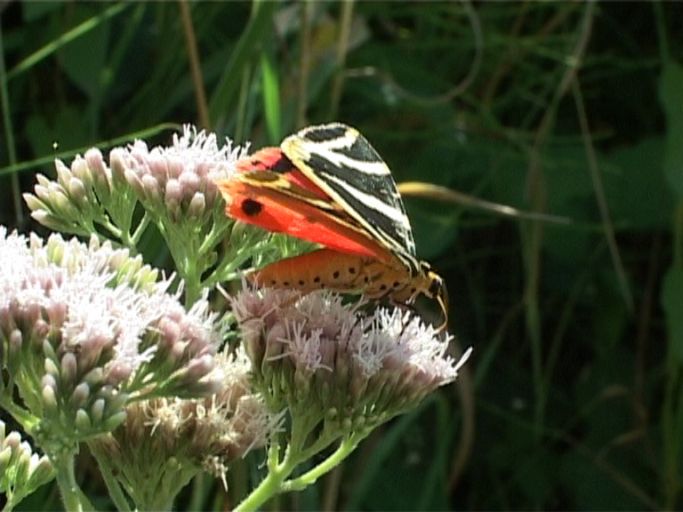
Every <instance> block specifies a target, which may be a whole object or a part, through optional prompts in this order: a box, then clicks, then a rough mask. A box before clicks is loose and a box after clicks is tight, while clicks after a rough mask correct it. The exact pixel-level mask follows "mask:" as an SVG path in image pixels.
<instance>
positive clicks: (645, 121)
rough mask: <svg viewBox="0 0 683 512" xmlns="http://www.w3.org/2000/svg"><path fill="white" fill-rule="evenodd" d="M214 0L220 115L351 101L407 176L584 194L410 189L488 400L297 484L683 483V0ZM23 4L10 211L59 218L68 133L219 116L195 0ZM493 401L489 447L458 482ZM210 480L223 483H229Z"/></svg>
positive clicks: (500, 504)
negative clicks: (347, 12) (449, 198)
mask: <svg viewBox="0 0 683 512" xmlns="http://www.w3.org/2000/svg"><path fill="white" fill-rule="evenodd" d="M190 7H191V13H192V24H193V27H194V33H195V37H196V40H197V50H198V55H199V59H200V61H199V63H198V64H199V66H200V69H201V73H202V87H203V88H204V90H205V93H206V97H207V98H208V99H207V105H208V112H209V119H210V122H211V129H213V130H217V131H218V133H219V134H224V135H226V136H230V137H231V138H235V139H237V140H236V142H238V143H240V142H243V141H247V140H250V141H252V147H253V148H259V147H261V146H263V145H266V144H269V145H272V144H277V142H278V140H279V139H280V138H281V137H283V136H284V135H286V134H288V133H291V132H292V131H293V130H295V129H298V128H301V127H302V126H304V125H306V124H310V123H313V122H326V121H331V120H332V119H330V117H329V116H330V112H336V113H337V114H336V116H335V117H336V119H337V120H340V121H343V122H345V123H348V124H350V125H353V126H355V127H357V128H358V129H360V130H361V131H362V132H363V133H364V134H365V135H366V137H367V138H368V139H369V140H370V141H371V142H372V143H373V145H375V147H376V148H377V149H378V151H379V152H380V154H382V155H383V157H384V158H385V159H386V161H387V163H388V164H389V166H390V167H391V168H392V170H393V172H394V174H395V176H396V178H397V180H398V181H425V182H429V183H435V184H439V185H443V186H446V187H450V188H453V189H457V190H460V191H462V192H466V193H468V194H470V195H473V196H476V197H477V198H481V199H485V200H488V201H494V202H497V203H501V204H504V205H508V206H511V207H514V208H518V209H520V210H525V211H535V212H543V213H550V214H553V215H558V216H562V217H565V218H568V219H570V222H569V223H568V224H555V223H537V224H534V223H532V221H528V220H521V219H519V218H517V217H514V216H513V217H502V216H499V215H497V214H495V213H493V212H491V211H487V210H485V209H479V208H472V207H470V206H467V207H466V206H463V205H460V204H455V203H449V202H439V201H437V200H435V199H427V200H426V199H424V198H422V199H416V198H411V197H406V198H405V200H406V203H407V208H408V211H409V214H410V217H411V221H412V224H413V229H414V231H415V236H416V240H417V243H418V251H419V253H420V255H421V256H422V257H425V258H427V259H429V260H430V261H431V262H432V263H433V265H434V266H435V267H436V268H437V269H438V270H439V271H440V272H441V273H442V274H443V275H444V277H445V278H446V281H447V283H448V288H449V290H450V291H451V296H450V303H451V304H450V307H451V318H452V321H451V330H452V331H453V332H455V333H456V334H457V336H458V338H459V340H460V343H461V345H463V346H469V345H473V346H474V349H475V352H474V357H473V360H472V363H473V364H472V366H471V369H474V370H473V372H474V375H473V383H472V386H473V388H472V389H469V390H467V391H466V392H465V393H468V394H469V395H468V396H469V397H470V399H474V398H475V397H476V400H475V401H474V406H473V408H470V407H467V406H463V405H462V404H461V402H460V401H459V400H458V394H457V393H456V390H455V389H451V390H446V391H445V392H444V393H443V394H442V396H440V397H439V398H437V399H435V401H434V402H431V403H429V404H426V405H425V407H423V408H422V409H420V411H418V413H416V414H413V415H410V416H409V417H406V418H403V419H401V420H398V421H397V422H396V423H395V424H393V425H390V426H389V427H388V428H387V429H386V431H385V434H384V437H381V438H379V437H377V438H373V439H370V440H368V443H367V444H368V446H366V447H365V448H366V451H364V450H361V451H360V452H361V453H359V454H357V456H356V457H355V458H353V459H352V460H350V461H348V462H347V463H346V465H345V467H344V468H343V470H342V476H341V480H340V482H337V485H335V483H334V480H333V478H332V477H331V478H330V479H329V480H327V481H326V482H323V485H321V486H320V487H318V488H317V489H315V490H314V491H306V493H305V496H304V497H301V496H296V495H291V496H285V497H282V498H281V499H280V502H279V506H280V508H283V509H292V508H295V507H296V506H297V503H298V506H299V508H301V509H305V508H310V509H317V508H320V507H322V504H323V503H325V504H331V505H329V506H331V507H333V508H339V509H344V508H346V509H364V510H379V509H409V508H415V509H448V508H461V509H551V508H558V509H643V508H653V509H662V508H668V509H674V508H680V507H681V506H683V495H682V493H683V488H682V479H683V476H682V475H681V471H682V468H681V457H680V454H681V440H682V439H683V437H682V432H683V400H682V399H683V388H682V383H683V373H682V370H683V359H682V358H683V325H681V317H683V311H682V308H683V278H682V277H681V275H682V274H681V273H682V272H683V203H682V202H681V194H683V68H682V66H683V43H682V42H681V39H680V37H676V36H677V35H678V34H679V32H677V31H676V30H678V29H677V25H676V22H677V20H680V18H681V15H682V14H683V13H682V12H681V8H680V5H678V4H676V3H662V4H659V3H656V4H653V3H627V4H616V3H600V4H594V3H590V2H588V3H583V2H571V3H570V2H525V3H505V2H500V3H488V2H483V3H477V4H475V5H473V6H470V5H469V4H468V3H464V2H463V3H460V2H432V3H430V4H429V5H428V6H426V5H424V4H421V3H420V2H405V3H395V2H391V3H390V2H358V3H355V4H354V5H353V13H352V14H353V16H352V18H351V26H350V27H343V26H342V24H343V16H342V6H341V5H340V3H335V2H329V3H327V2H301V3H276V2H266V1H254V2H252V3H235V2H226V3H190ZM2 28H3V32H2V34H1V37H2V44H3V46H4V59H5V63H6V70H5V71H3V72H2V74H1V76H0V86H1V87H2V88H4V89H5V90H6V92H7V99H8V101H7V102H6V104H7V109H6V110H5V111H4V112H3V116H4V117H3V125H2V126H3V137H2V140H0V156H1V158H2V160H1V161H0V205H1V207H0V222H1V223H3V224H9V225H10V226H16V227H18V228H20V229H21V230H24V231H28V229H29V228H30V229H34V228H36V226H35V225H29V224H27V222H28V221H26V219H25V218H24V219H23V220H22V219H20V218H18V217H17V216H16V214H15V212H14V207H13V203H16V202H20V197H19V195H18V193H19V190H14V189H12V187H11V186H10V184H11V183H12V179H15V180H16V179H17V178H20V180H21V183H22V185H23V191H24V192H25V191H28V184H30V183H32V182H33V176H32V175H33V174H34V173H35V172H44V173H47V174H50V173H52V172H53V170H52V169H53V168H52V166H51V164H50V161H51V159H52V158H53V156H54V154H55V151H58V152H59V153H60V156H61V157H62V158H66V159H70V155H73V154H74V153H75V152H77V151H79V150H80V151H82V148H85V147H88V146H90V145H97V146H98V147H100V148H101V149H102V150H103V151H104V150H106V149H107V148H108V147H110V146H111V145H113V141H114V140H115V139H121V138H124V139H125V138H133V137H134V136H136V135H135V134H137V133H139V132H140V131H142V130H151V131H155V133H158V138H159V139H160V140H161V139H163V140H167V139H168V138H169V137H170V131H169V130H167V129H166V128H167V127H168V126H169V125H168V124H167V123H173V124H174V125H177V124H179V123H183V122H198V114H197V112H198V107H197V103H196V97H197V96H196V95H195V91H196V88H197V84H196V83H194V82H193V80H192V76H191V73H190V64H189V60H188V55H190V52H189V51H188V47H187V44H188V43H187V39H186V37H185V34H184V32H183V23H182V19H181V11H180V9H179V8H178V5H177V4H176V3H122V4H108V3H103V4H99V3H69V2H64V3H58V2H43V3H33V2H23V3H13V4H10V5H9V6H8V7H6V8H5V10H4V11H3V12H2ZM345 28H347V29H348V33H349V34H350V36H349V40H348V44H347V45H346V50H342V51H343V66H339V65H338V62H339V60H338V59H339V49H338V48H339V46H338V45H339V41H340V34H343V33H344V32H345V30H344V29H345ZM582 40H585V41H586V42H587V44H586V45H582V44H581V43H582ZM466 77H471V80H469V79H468V80H469V81H467V80H465V79H466ZM574 80H577V83H578V87H579V89H580V91H581V94H582V97H583V98H584V103H585V105H584V106H585V114H586V117H587V120H588V126H589V129H590V133H588V134H585V133H583V131H582V128H581V124H580V122H579V115H578V110H577V108H578V107H577V105H578V104H579V102H578V101H577V98H576V94H575V93H574V92H573V91H574V89H573V87H574ZM463 81H465V82H466V83H465V84H464V86H463V87H459V85H460V84H461V83H462V82H463ZM335 83H339V84H340V86H341V94H340V95H339V96H338V97H335V96H334V93H333V91H334V89H335ZM11 127H13V128H11ZM8 130H11V134H12V135H13V141H14V142H12V139H11V138H7V137H6V135H7V132H8ZM159 132H161V133H159ZM586 140H588V141H589V143H590V145H589V146H588V145H587V144H586ZM54 142H56V143H57V144H58V148H57V149H54V148H53V143H54ZM8 145H13V149H16V155H17V157H16V161H12V160H11V159H10V157H9V156H8V155H11V154H12V153H11V152H10V151H9V148H8ZM591 150H592V151H594V152H595V161H594V162H593V161H592V159H591V156H590V155H591ZM37 162H40V164H37ZM596 173H597V177H598V181H597V182H596ZM598 182H599V183H600V184H601V186H597V185H596V183H598ZM601 202H602V203H603V204H604V205H606V211H607V212H608V214H609V219H607V218H605V216H604V215H602V214H601V210H600V208H599V206H598V205H599V203H601ZM24 211H25V210H24ZM608 220H609V222H608ZM38 231H40V228H38ZM612 231H613V232H614V235H615V236H614V240H615V242H616V245H615V246H612V247H611V248H610V244H611V243H612V242H611V241H610V236H608V234H609V233H610V232H612ZM162 246H163V244H162V243H160V239H159V235H158V234H155V233H148V234H146V235H145V238H144V239H143V240H142V247H144V251H145V256H146V259H147V261H149V262H150V263H153V264H155V265H163V264H164V259H166V260H167V259H168V257H169V256H168V254H165V253H161V252H159V248H160V247H162ZM615 254H616V255H617V257H615ZM616 258H618V260H619V261H621V263H622V266H623V271H622V270H621V268H622V267H620V266H619V265H617V264H616ZM622 278H624V279H623V280H625V282H626V283H627V284H628V288H629V291H630V294H631V295H632V296H633V302H634V306H633V308H631V307H630V306H629V305H628V302H627V300H626V299H625V298H624V295H623V292H622V290H621V288H620V285H619V282H620V280H621V279H622ZM462 384H463V385H465V384H466V382H464V381H463V383H462ZM662 402H663V404H662ZM465 403H466V402H465ZM471 419H473V420H474V422H475V432H474V438H473V439H471V440H470V441H468V444H467V446H468V448H469V449H470V450H471V452H470V455H469V459H468V460H469V462H468V464H467V465H466V466H465V468H464V469H463V471H462V473H461V475H460V478H459V479H458V481H457V482H453V481H449V476H450V475H451V471H452V468H453V464H454V460H456V456H457V453H459V450H461V449H462V447H461V446H460V445H459V444H458V443H459V439H460V436H461V434H462V432H463V424H466V422H467V421H468V420H471ZM260 462H261V461H260V460H256V459H254V460H253V461H251V462H250V463H253V464H252V466H251V468H250V469H249V470H245V473H249V471H252V476H253V474H255V473H257V472H258V466H259V463H260ZM229 478H231V475H229ZM235 478H237V477H236V476H235ZM91 485H92V486H93V488H97V485H98V484H97V482H92V483H91ZM205 487H206V486H205ZM239 488H240V487H239V485H236V486H235V487H233V486H230V487H229V489H230V490H231V492H232V489H239ZM203 492H204V493H206V499H205V500H204V501H203V503H204V506H205V507H213V508H216V509H218V508H222V507H226V506H228V505H225V504H224V503H223V502H221V499H222V498H215V496H222V495H221V494H220V492H221V491H219V490H218V489H216V488H214V487H212V488H204V490H203ZM236 492H237V491H236ZM297 500H299V501H297ZM199 501H201V500H198V498H196V497H195V498H193V502H192V503H198V502H199ZM236 502H237V499H233V497H232V496H231V498H230V499H229V500H228V501H227V503H236ZM52 505H54V502H52ZM31 506H32V507H33V506H40V505H39V503H38V502H36V501H32V502H31ZM46 507H47V505H46Z"/></svg>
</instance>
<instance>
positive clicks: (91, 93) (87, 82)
mask: <svg viewBox="0 0 683 512" xmlns="http://www.w3.org/2000/svg"><path fill="white" fill-rule="evenodd" d="M95 18H96V17H95ZM105 19H106V18H105ZM108 41H109V23H106V22H105V23H101V24H100V25H99V27H96V28H95V29H94V30H90V31H87V32H84V33H82V34H81V35H80V37H78V38H76V39H74V40H73V41H71V42H70V43H69V44H67V45H65V46H64V48H62V51H61V53H60V60H61V63H62V67H63V68H64V71H65V72H66V74H67V76H68V77H69V78H70V79H71V81H72V82H73V83H75V84H76V85H77V86H78V87H79V88H80V89H81V90H82V91H83V92H85V94H87V95H88V97H89V98H90V99H91V100H92V99H94V98H101V97H102V90H101V89H102V72H103V70H104V69H105V68H106V66H107V43H108Z"/></svg>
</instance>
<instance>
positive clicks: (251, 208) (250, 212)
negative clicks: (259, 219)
mask: <svg viewBox="0 0 683 512" xmlns="http://www.w3.org/2000/svg"><path fill="white" fill-rule="evenodd" d="M240 208H241V209H242V211H243V212H244V214H245V215H246V216H247V217H253V216H254V215H258V214H259V213H261V210H262V209H263V205H262V204H261V203H259V202H258V201H254V200H253V199H245V200H244V201H242V204H241V205H240Z"/></svg>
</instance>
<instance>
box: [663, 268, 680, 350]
mask: <svg viewBox="0 0 683 512" xmlns="http://www.w3.org/2000/svg"><path fill="white" fill-rule="evenodd" d="M662 307H663V308H664V313H665V314H666V326H667V331H668V334H669V343H671V345H672V347H673V350H674V354H675V355H676V358H677V359H678V362H679V364H680V363H683V269H678V268H670V269H669V271H668V272H667V273H666V276H665V277H664V286H663V288H662Z"/></svg>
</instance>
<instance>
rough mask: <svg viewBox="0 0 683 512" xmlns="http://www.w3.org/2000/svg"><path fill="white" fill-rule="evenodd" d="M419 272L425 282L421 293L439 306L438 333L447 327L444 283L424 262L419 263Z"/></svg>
mask: <svg viewBox="0 0 683 512" xmlns="http://www.w3.org/2000/svg"><path fill="white" fill-rule="evenodd" d="M420 271H421V273H422V276H423V279H424V281H425V285H424V288H423V289H422V290H421V292H422V293H423V294H424V295H426V296H427V297H429V298H430V299H434V300H436V302H437V303H438V304H439V308H441V316H442V318H443V322H442V324H441V325H440V326H439V331H443V330H445V329H446V327H447V326H448V291H447V290H446V283H445V281H444V280H443V278H442V277H441V276H440V275H439V274H437V273H436V272H434V271H433V270H432V267H431V266H430V265H429V263H427V262H425V261H421V262H420Z"/></svg>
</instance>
